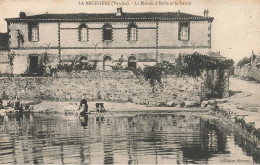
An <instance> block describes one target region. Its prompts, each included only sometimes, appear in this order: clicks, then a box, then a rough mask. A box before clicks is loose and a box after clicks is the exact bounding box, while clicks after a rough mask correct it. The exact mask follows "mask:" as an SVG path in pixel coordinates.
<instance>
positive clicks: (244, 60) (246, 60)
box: [237, 57, 251, 67]
mask: <svg viewBox="0 0 260 165" xmlns="http://www.w3.org/2000/svg"><path fill="white" fill-rule="evenodd" d="M250 62H251V58H248V57H244V58H243V59H241V60H239V61H238V63H237V66H240V67H242V66H243V65H245V64H249V63H250Z"/></svg>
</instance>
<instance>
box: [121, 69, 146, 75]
mask: <svg viewBox="0 0 260 165" xmlns="http://www.w3.org/2000/svg"><path fill="white" fill-rule="evenodd" d="M124 70H130V71H132V72H133V73H134V74H135V75H136V76H137V77H140V76H143V70H142V68H140V67H138V68H132V67H126V68H124Z"/></svg>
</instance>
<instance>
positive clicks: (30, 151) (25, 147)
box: [0, 113, 259, 164]
mask: <svg viewBox="0 0 260 165" xmlns="http://www.w3.org/2000/svg"><path fill="white" fill-rule="evenodd" d="M104 116H105V115H104V114H99V115H94V114H93V115H92V114H91V115H86V116H84V117H82V118H78V117H76V116H65V115H57V114H56V115H50V114H48V115H47V114H30V115H29V114H28V115H23V116H19V117H18V116H9V117H7V118H6V119H4V120H1V122H0V143H1V145H0V162H1V163H12V164H13V163H15V164H19V163H30V164H43V163H46V164H63V163H68V164H69V163H73V164H75V163H77V164H79V163H80V164H90V163H91V164H113V163H122V164H137V163H138V164H143V163H145V164H176V163H178V164H182V163H206V164H207V163H215V164H219V163H222V162H221V159H223V158H225V157H228V156H229V157H234V156H236V157H240V158H244V159H247V160H250V159H252V156H253V158H254V160H255V161H257V162H259V160H258V159H257V158H256V156H255V155H256V152H255V150H254V149H253V147H252V148H251V147H245V146H248V145H245V143H244V142H243V140H241V138H239V137H238V136H235V139H234V137H233V136H230V135H229V132H227V131H225V133H223V131H222V129H221V128H219V126H218V125H216V124H214V123H213V122H211V121H203V120H201V119H200V118H196V117H193V116H190V115H186V116H185V115H178V114H120V113H117V114H106V116H105V117H104ZM235 142H236V144H237V145H235ZM238 146H240V147H241V148H243V150H244V151H246V153H247V155H246V154H244V153H245V152H243V150H242V149H241V151H240V150H239V148H240V147H238ZM248 148H250V149H248Z"/></svg>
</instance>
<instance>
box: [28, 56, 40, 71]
mask: <svg viewBox="0 0 260 165" xmlns="http://www.w3.org/2000/svg"><path fill="white" fill-rule="evenodd" d="M38 67H39V64H38V56H30V73H32V74H37V73H38Z"/></svg>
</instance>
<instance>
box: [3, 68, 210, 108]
mask: <svg viewBox="0 0 260 165" xmlns="http://www.w3.org/2000/svg"><path fill="white" fill-rule="evenodd" d="M204 83H205V78H203V76H202V77H199V78H192V77H189V76H182V77H176V76H168V77H165V78H163V79H162V83H160V84H159V83H157V84H156V85H155V86H154V87H153V88H152V87H151V85H150V84H149V82H147V81H146V80H144V79H143V78H142V77H139V78H137V77H136V76H135V75H134V74H133V73H132V72H130V71H81V72H76V71H74V72H72V73H70V74H67V73H66V72H58V73H57V74H56V75H54V77H0V92H1V94H2V95H3V96H2V97H4V98H8V99H11V98H14V97H15V96H16V95H19V96H21V97H22V98H23V99H33V98H41V99H52V100H79V99H80V97H81V95H82V94H86V95H87V98H88V99H89V100H98V99H102V100H111V101H130V102H134V103H140V104H147V103H148V102H149V103H159V102H164V103H167V102H169V101H172V102H176V103H179V102H181V101H195V102H198V103H199V102H200V101H201V97H202V95H203V93H205V91H203V90H206V89H205V88H203V86H204Z"/></svg>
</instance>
